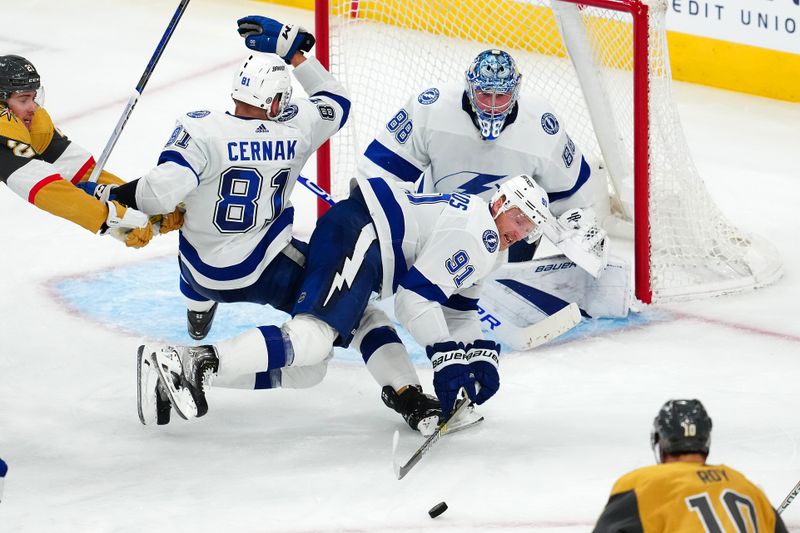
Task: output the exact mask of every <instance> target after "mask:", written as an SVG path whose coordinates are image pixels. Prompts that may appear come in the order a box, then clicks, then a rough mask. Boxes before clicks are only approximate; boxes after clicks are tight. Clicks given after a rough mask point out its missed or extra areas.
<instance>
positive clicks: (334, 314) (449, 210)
mask: <svg viewBox="0 0 800 533" xmlns="http://www.w3.org/2000/svg"><path fill="white" fill-rule="evenodd" d="M554 223H555V221H554V219H553V217H552V215H551V214H550V211H549V209H548V199H547V194H546V193H545V191H544V190H543V189H542V188H541V187H540V186H538V185H537V184H536V183H535V182H534V181H533V180H532V179H531V178H530V177H528V176H525V175H520V176H516V177H514V178H512V179H510V180H507V181H505V182H504V183H502V184H501V186H500V188H499V189H498V191H497V192H496V193H495V195H494V197H493V198H492V200H491V202H490V203H489V204H487V203H486V202H485V201H483V200H482V199H480V198H479V197H477V196H470V195H466V194H460V193H454V194H422V195H418V194H413V193H410V192H408V191H407V190H405V189H404V188H402V187H401V186H400V185H399V184H397V183H396V182H394V181H389V182H387V181H385V180H383V179H381V178H372V179H359V180H358V181H357V183H356V186H355V188H354V189H353V191H352V192H351V195H350V197H349V198H348V199H347V200H344V201H342V202H340V203H338V204H337V205H336V206H334V207H333V208H332V209H331V210H330V211H328V212H327V213H326V214H325V215H324V216H323V217H322V218H321V219H320V220H319V221H318V223H317V227H316V229H315V230H314V233H313V235H312V236H311V241H310V243H309V250H308V255H307V258H306V270H305V274H304V277H303V280H302V283H301V285H300V289H299V292H298V294H297V298H296V300H295V303H294V307H293V310H292V315H293V318H292V319H290V320H289V321H288V322H286V323H285V324H284V325H283V326H282V327H277V326H261V327H259V328H257V329H254V330H250V331H248V332H246V333H244V334H242V335H240V336H238V337H236V338H234V339H232V340H229V341H224V342H220V343H218V344H216V345H215V346H211V345H204V346H193V347H187V346H142V347H141V348H140V350H139V356H140V364H139V367H138V369H139V370H138V371H139V398H140V412H142V411H147V412H149V415H145V416H146V418H149V419H152V418H153V417H154V416H155V411H157V410H158V409H159V402H160V400H159V392H158V391H157V389H158V388H159V387H164V388H165V389H166V391H167V393H168V396H169V399H170V402H171V404H172V406H173V407H174V408H175V410H176V411H177V412H178V414H179V415H180V416H182V417H183V418H186V419H190V418H194V417H200V416H203V415H205V414H206V412H207V411H208V403H207V401H206V391H207V389H208V386H209V383H210V381H211V379H212V378H213V381H214V385H215V386H223V387H231V388H247V389H253V388H272V387H275V386H281V383H280V379H281V372H283V373H284V374H286V373H292V372H300V373H304V374H305V375H304V379H305V378H307V379H308V380H309V382H308V383H307V385H308V386H311V385H313V384H314V383H315V381H314V380H316V382H318V381H320V380H321V379H322V378H323V377H324V375H325V370H326V368H327V362H328V359H329V358H330V356H331V354H332V347H333V346H334V345H340V346H347V345H351V346H352V347H354V348H357V349H359V350H361V351H362V352H364V351H366V350H368V348H367V347H365V344H369V343H372V342H377V341H376V339H375V338H372V337H371V336H370V335H369V334H367V335H365V336H362V337H360V338H354V334H355V333H356V331H357V330H360V331H369V332H372V334H373V335H374V336H375V337H380V335H381V334H383V333H386V330H383V329H382V328H374V327H365V323H367V322H369V321H370V320H371V317H370V311H369V308H368V302H369V300H370V296H371V294H372V293H373V292H375V293H378V295H379V297H381V298H386V297H389V296H391V295H393V294H394V295H395V312H396V315H397V318H398V319H399V321H400V323H401V324H402V325H403V326H404V327H405V328H406V329H407V330H408V331H409V332H410V333H411V335H412V336H413V337H414V339H415V340H416V341H417V342H418V343H419V344H420V345H422V346H425V349H426V352H427V355H428V357H429V359H430V360H431V363H432V366H433V370H434V377H433V384H434V388H435V391H436V394H437V396H438V398H439V402H440V404H441V411H442V413H443V415H444V416H447V414H449V412H450V411H451V409H452V408H453V405H454V404H455V401H456V397H457V394H458V392H459V391H460V389H462V388H464V389H465V390H466V391H467V393H468V395H469V396H470V398H471V399H472V400H473V401H474V402H475V403H477V404H481V403H483V402H485V401H486V400H488V399H489V398H490V397H492V395H494V394H495V393H496V392H497V390H498V388H499V386H500V378H499V374H498V363H499V358H498V356H499V353H500V345H499V344H497V343H495V342H493V341H490V340H487V339H485V338H484V335H483V333H482V331H481V328H480V323H479V319H478V315H477V301H478V300H477V299H478V294H479V293H480V284H479V282H480V281H481V280H482V279H484V278H486V277H487V276H489V275H490V274H491V273H492V272H493V271H494V270H495V269H496V268H498V267H499V266H500V265H502V264H504V263H505V261H506V255H507V249H508V247H509V246H511V245H512V244H514V243H515V242H518V241H520V240H521V239H523V238H531V237H533V238H535V237H536V236H537V235H539V234H540V233H541V232H542V231H545V229H546V228H547V227H549V226H550V225H552V224H554ZM365 311H366V315H365ZM359 324H361V327H359ZM376 332H377V333H376ZM411 370H412V371H413V368H412V369H411ZM156 378H157V380H156ZM276 378H277V379H276ZM162 408H163V406H162Z"/></svg>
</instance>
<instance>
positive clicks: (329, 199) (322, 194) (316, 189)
mask: <svg viewBox="0 0 800 533" xmlns="http://www.w3.org/2000/svg"><path fill="white" fill-rule="evenodd" d="M297 181H299V182H300V184H301V185H303V186H304V187H305V188H306V189H308V190H309V191H311V192H313V193H314V194H316V195H317V198H319V199H320V200H322V201H323V202H325V203H326V204H328V205H330V206H333V205H336V200H334V199H333V196H331V195H330V193H328V192H327V191H326V190H325V189H323V188H322V187H320V186H319V185H317V184H316V183H314V182H313V181H311V180H309V179H308V178H306V177H305V176H297Z"/></svg>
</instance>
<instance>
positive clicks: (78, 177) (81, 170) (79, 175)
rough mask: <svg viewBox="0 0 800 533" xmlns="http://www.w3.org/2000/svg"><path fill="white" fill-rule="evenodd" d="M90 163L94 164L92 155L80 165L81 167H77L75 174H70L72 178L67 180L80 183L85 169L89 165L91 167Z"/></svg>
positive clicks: (87, 168)
mask: <svg viewBox="0 0 800 533" xmlns="http://www.w3.org/2000/svg"><path fill="white" fill-rule="evenodd" d="M92 165H94V157H91V156H90V157H89V159H88V160H87V161H86V162H85V163H84V164H83V166H81V168H79V169H78V172H76V173H75V175H74V176H72V179H70V180H69V181H71V182H72V183H73V185H74V184H77V183H80V181H81V178H82V177H83V176H84V175H85V174H86V171H87V170H89V167H91V166H92Z"/></svg>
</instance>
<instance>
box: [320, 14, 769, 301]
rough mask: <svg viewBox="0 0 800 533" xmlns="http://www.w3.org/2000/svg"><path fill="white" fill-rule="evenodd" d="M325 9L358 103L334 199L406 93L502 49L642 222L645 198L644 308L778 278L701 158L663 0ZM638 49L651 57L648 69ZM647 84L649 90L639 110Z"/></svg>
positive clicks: (332, 47)
mask: <svg viewBox="0 0 800 533" xmlns="http://www.w3.org/2000/svg"><path fill="white" fill-rule="evenodd" d="M317 1H318V6H317V8H318V9H328V13H329V25H330V42H329V52H330V67H331V71H332V72H333V73H334V75H335V76H337V77H338V78H339V79H340V80H341V81H342V82H343V83H344V84H345V86H346V87H347V88H348V90H349V91H350V94H351V97H352V101H353V106H352V114H351V118H350V120H349V122H348V124H347V125H346V126H345V128H344V129H343V130H342V131H341V132H340V133H339V134H337V135H336V136H334V138H333V139H332V149H331V150H332V151H331V159H332V162H331V168H330V171H331V182H332V187H331V188H332V193H333V195H334V197H342V196H344V195H346V193H347V186H348V182H349V178H350V177H351V176H353V175H354V174H355V168H356V157H357V156H358V155H359V154H361V153H363V151H364V149H365V148H366V146H367V144H369V142H370V141H371V140H372V139H373V137H374V135H375V134H376V132H377V131H378V129H379V128H381V127H383V126H384V125H385V123H386V121H387V120H388V119H389V118H390V117H391V116H392V115H393V114H394V113H395V112H396V111H397V109H398V108H399V107H400V106H401V105H402V103H403V102H404V101H405V100H406V99H408V98H409V97H410V96H411V95H413V94H414V93H415V92H418V91H420V90H423V89H425V88H428V87H430V86H432V85H436V84H442V83H453V82H457V81H459V80H463V76H464V71H465V70H466V68H467V66H468V65H469V64H470V62H471V61H472V59H473V58H474V57H475V55H477V54H478V52H480V51H481V50H484V49H486V48H492V47H493V48H501V49H504V50H506V51H508V52H510V53H511V54H512V55H513V56H514V58H515V59H516V60H517V64H518V66H519V68H520V70H521V72H522V74H523V84H522V92H523V93H524V92H532V93H536V94H539V95H541V96H543V97H545V98H546V99H548V100H549V101H550V102H551V103H552V104H553V106H554V107H555V109H556V111H557V112H558V114H559V117H560V119H561V120H562V122H563V123H564V124H565V127H566V128H567V131H569V133H570V136H571V137H572V138H573V139H574V140H575V142H576V143H578V144H579V146H580V147H581V149H582V150H583V152H584V154H586V157H587V159H589V160H590V161H591V162H592V163H593V166H594V167H595V168H597V167H602V168H603V169H604V170H605V171H607V173H608V175H609V190H610V191H612V197H613V199H612V205H613V206H614V207H615V210H616V212H617V213H618V214H619V215H620V216H622V217H623V218H626V219H628V220H633V218H634V196H635V195H636V194H639V195H642V199H643V200H647V201H648V206H649V207H648V208H647V209H646V210H641V211H639V213H640V214H639V216H638V217H637V220H636V221H635V224H636V225H637V226H639V227H640V228H646V229H647V231H639V232H637V238H636V248H637V253H636V262H637V265H636V266H637V275H636V279H637V296H638V297H639V298H640V299H641V300H643V301H646V302H647V301H649V300H650V294H651V292H652V300H653V301H666V300H672V299H679V298H691V297H697V296H704V295H716V294H723V293H726V292H732V291H737V290H742V289H745V288H753V287H758V286H761V285H764V284H767V283H769V282H771V281H773V280H775V279H777V277H779V276H780V273H781V262H780V259H779V257H778V256H777V253H776V252H775V250H774V249H773V248H772V247H771V245H770V244H769V243H766V242H764V241H760V240H758V239H757V238H755V237H753V236H751V235H747V234H746V233H744V232H742V231H741V230H739V229H738V228H736V227H734V226H733V225H731V224H730V223H729V222H728V220H727V219H726V218H725V217H724V216H723V215H722V213H721V212H720V210H719V209H718V208H717V206H716V205H715V204H714V202H713V200H712V199H711V197H710V195H709V194H708V191H707V190H706V187H705V185H704V184H703V180H702V178H701V177H700V175H699V174H698V172H697V170H696V168H695V165H694V163H693V162H692V159H691V155H690V152H689V150H688V146H687V143H686V140H685V138H684V136H683V132H682V129H681V125H680V120H679V117H678V114H677V110H676V108H675V106H674V104H673V101H672V96H671V88H670V84H671V73H670V66H669V57H668V53H667V42H666V30H665V27H664V18H665V14H666V3H665V0H650V1H644V0H642V1H640V0H588V1H585V2H581V5H577V4H575V3H572V2H568V1H557V0H553V1H552V2H551V1H547V0H526V1H516V0H436V1H431V0H367V1H359V0H329V2H328V0H317ZM326 3H328V5H327V7H326V6H325V4H326ZM551 4H552V5H551ZM640 5H645V6H647V7H648V8H649V9H648V10H649V17H648V19H647V21H646V24H647V26H646V28H647V29H646V31H645V30H644V29H643V31H642V33H641V34H640V35H641V36H643V38H641V39H639V40H637V39H636V38H635V36H634V31H633V26H634V25H633V17H632V15H631V14H630V10H631V9H633V10H634V11H636V9H637V6H640ZM597 6H602V7H597ZM617 9H621V10H617ZM626 10H627V11H626ZM642 28H644V26H642ZM645 43H646V45H647V46H646V47H645V46H644V44H645ZM635 48H636V49H637V50H644V53H645V54H646V57H647V61H646V65H647V68H646V69H642V70H641V71H640V72H642V73H643V74H642V75H639V74H635V73H634V57H635V53H634V52H635ZM643 57H644V56H643ZM637 84H638V86H639V87H643V88H644V92H645V93H646V94H648V95H649V106H646V107H643V108H641V109H639V107H637V108H635V107H634V86H635V85H637ZM640 107H642V106H640ZM637 116H638V119H637V118H636V117H637ZM637 121H638V122H637ZM637 135H639V136H640V142H641V143H642V147H643V148H644V149H642V150H640V152H637V153H638V154H640V155H638V156H636V155H635V153H634V139H635V138H636V137H637ZM637 160H638V163H637ZM634 176H637V177H636V178H635V179H634ZM637 201H638V202H641V201H642V200H637ZM640 205H644V204H640ZM642 219H646V220H642Z"/></svg>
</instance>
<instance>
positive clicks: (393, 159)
mask: <svg viewBox="0 0 800 533" xmlns="http://www.w3.org/2000/svg"><path fill="white" fill-rule="evenodd" d="M364 155H365V156H366V158H367V159H369V160H370V161H372V162H373V163H375V164H376V165H378V166H379V167H381V168H382V169H384V170H386V171H387V172H391V173H392V174H394V175H395V176H397V177H398V178H400V179H402V180H403V181H417V178H419V175H420V174H422V170H421V169H419V168H417V167H416V166H414V165H413V164H412V163H410V162H408V161H406V160H405V159H403V158H402V157H400V156H399V155H397V154H396V153H394V152H393V151H391V150H390V149H388V148H387V147H385V146H384V145H382V144H381V143H380V142H378V141H377V140H374V141H372V142H371V143H370V145H369V146H367V150H366V151H365V152H364ZM551 201H552V200H551Z"/></svg>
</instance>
